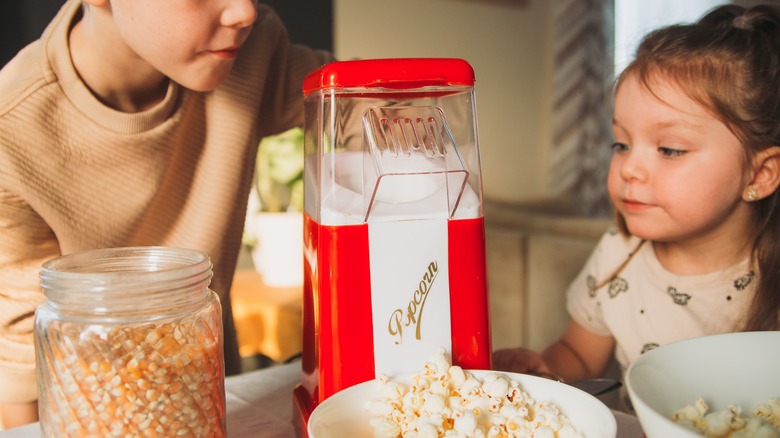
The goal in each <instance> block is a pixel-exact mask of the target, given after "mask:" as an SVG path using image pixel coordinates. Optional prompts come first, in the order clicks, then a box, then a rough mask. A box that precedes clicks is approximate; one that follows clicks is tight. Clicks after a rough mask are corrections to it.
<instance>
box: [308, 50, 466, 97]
mask: <svg viewBox="0 0 780 438" xmlns="http://www.w3.org/2000/svg"><path fill="white" fill-rule="evenodd" d="M473 85H474V69H473V68H472V67H471V65H470V64H469V63H468V62H466V61H465V60H463V59H458V58H389V59H366V60H354V61H337V62H332V63H330V64H327V65H325V66H323V67H320V68H319V69H317V70H315V71H313V72H311V73H310V74H309V75H308V76H307V77H306V79H305V80H304V81H303V94H304V95H309V94H311V93H313V92H315V91H317V90H322V89H332V88H354V87H366V88H369V87H378V88H393V89H413V88H421V87H427V86H473Z"/></svg>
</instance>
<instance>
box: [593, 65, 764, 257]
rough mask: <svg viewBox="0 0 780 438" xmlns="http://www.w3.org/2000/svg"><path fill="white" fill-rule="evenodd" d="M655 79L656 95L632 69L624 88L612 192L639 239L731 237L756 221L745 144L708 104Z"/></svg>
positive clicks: (676, 240) (615, 126) (617, 122)
mask: <svg viewBox="0 0 780 438" xmlns="http://www.w3.org/2000/svg"><path fill="white" fill-rule="evenodd" d="M654 79H656V80H655V81H654V82H653V84H654V85H653V91H654V93H655V94H653V92H651V91H649V90H648V89H647V88H646V87H645V86H643V85H642V84H641V83H640V82H639V81H638V80H637V79H636V78H634V77H633V75H630V76H629V77H626V78H625V79H624V80H623V82H622V83H621V85H620V86H619V88H618V90H617V94H616V96H615V115H614V120H613V124H612V126H613V132H614V135H615V145H614V146H613V148H614V155H613V157H612V162H611V165H610V169H609V180H608V188H609V193H610V197H611V198H612V201H613V203H614V205H615V207H616V208H617V210H618V212H620V213H621V214H622V215H623V217H624V218H625V221H626V225H627V226H628V229H629V231H630V232H631V234H633V235H635V236H637V237H640V238H644V239H648V240H652V241H659V242H670V243H681V242H686V241H688V242H691V241H694V240H697V239H711V238H713V237H715V236H718V235H720V236H724V237H725V238H726V239H729V238H731V237H733V236H735V234H736V233H740V232H742V230H744V229H745V228H744V227H746V226H747V221H748V220H749V219H748V218H749V209H748V207H747V204H746V203H745V202H743V201H742V199H741V194H742V193H743V190H744V187H745V178H746V176H747V175H746V172H745V169H746V168H745V156H744V151H743V147H742V145H741V143H740V141H739V140H738V139H737V137H736V136H734V134H733V133H732V132H731V131H730V130H729V129H728V128H727V127H726V125H725V124H723V123H722V122H720V120H718V119H717V118H715V117H714V116H713V115H712V114H711V113H710V112H709V111H708V110H707V109H706V108H705V107H704V106H702V105H700V104H698V103H697V102H695V101H693V100H691V99H690V98H688V96H687V95H685V94H684V93H683V92H682V91H681V90H679V89H678V88H676V87H674V86H672V85H671V83H670V82H669V81H664V78H663V77H655V78H654ZM699 241H701V240H699Z"/></svg>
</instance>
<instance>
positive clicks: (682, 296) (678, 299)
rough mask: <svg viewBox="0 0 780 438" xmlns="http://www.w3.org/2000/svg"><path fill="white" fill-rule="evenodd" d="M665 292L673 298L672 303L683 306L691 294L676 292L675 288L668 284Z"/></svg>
mask: <svg viewBox="0 0 780 438" xmlns="http://www.w3.org/2000/svg"><path fill="white" fill-rule="evenodd" d="M666 293H668V294H669V296H670V297H672V299H673V300H674V304H679V305H681V306H685V305H687V304H688V301H690V299H691V296H690V295H689V294H686V293H685V292H678V291H677V288H676V287H674V286H669V287H668V288H667V289H666Z"/></svg>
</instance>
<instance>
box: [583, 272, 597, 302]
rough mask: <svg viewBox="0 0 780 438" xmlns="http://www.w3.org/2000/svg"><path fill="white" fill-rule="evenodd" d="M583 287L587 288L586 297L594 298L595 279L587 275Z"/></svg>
mask: <svg viewBox="0 0 780 438" xmlns="http://www.w3.org/2000/svg"><path fill="white" fill-rule="evenodd" d="M585 285H586V286H587V287H588V296H589V297H591V298H595V297H596V286H597V284H596V277H594V276H592V275H588V276H587V277H585Z"/></svg>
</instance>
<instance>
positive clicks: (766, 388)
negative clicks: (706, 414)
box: [626, 332, 780, 438]
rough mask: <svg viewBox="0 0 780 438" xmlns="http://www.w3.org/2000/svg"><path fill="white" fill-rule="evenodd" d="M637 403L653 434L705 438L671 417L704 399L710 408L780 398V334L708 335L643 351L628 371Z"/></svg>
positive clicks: (748, 408)
mask: <svg viewBox="0 0 780 438" xmlns="http://www.w3.org/2000/svg"><path fill="white" fill-rule="evenodd" d="M626 386H627V387H628V393H629V396H630V397H631V403H632V404H633V405H634V410H635V411H636V413H637V417H639V422H640V424H641V425H642V429H643V430H644V432H645V435H646V436H647V438H667V437H691V438H693V437H699V438H700V437H701V436H702V435H699V434H697V433H695V432H692V431H690V430H688V429H686V428H684V427H682V426H680V425H678V424H676V423H675V422H674V421H672V420H671V417H672V415H674V413H675V412H676V411H677V410H679V409H680V408H682V407H684V406H687V405H692V404H693V403H694V401H695V400H696V399H697V398H699V397H702V398H704V400H705V401H706V402H707V404H708V405H709V407H710V411H723V410H725V409H727V408H728V406H729V405H735V406H741V407H742V412H743V416H744V415H749V413H750V412H752V410H753V408H754V407H755V405H756V404H757V403H764V402H766V401H767V400H769V399H770V398H776V397H780V332H745V333H730V334H723V335H713V336H704V337H700V338H693V339H688V340H684V341H679V342H675V343H672V344H667V345H664V346H661V347H658V348H656V349H654V350H651V351H648V352H647V353H645V354H643V355H641V356H640V357H639V359H637V360H636V361H635V362H634V363H633V364H632V365H631V366H630V367H629V369H628V371H627V373H626Z"/></svg>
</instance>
